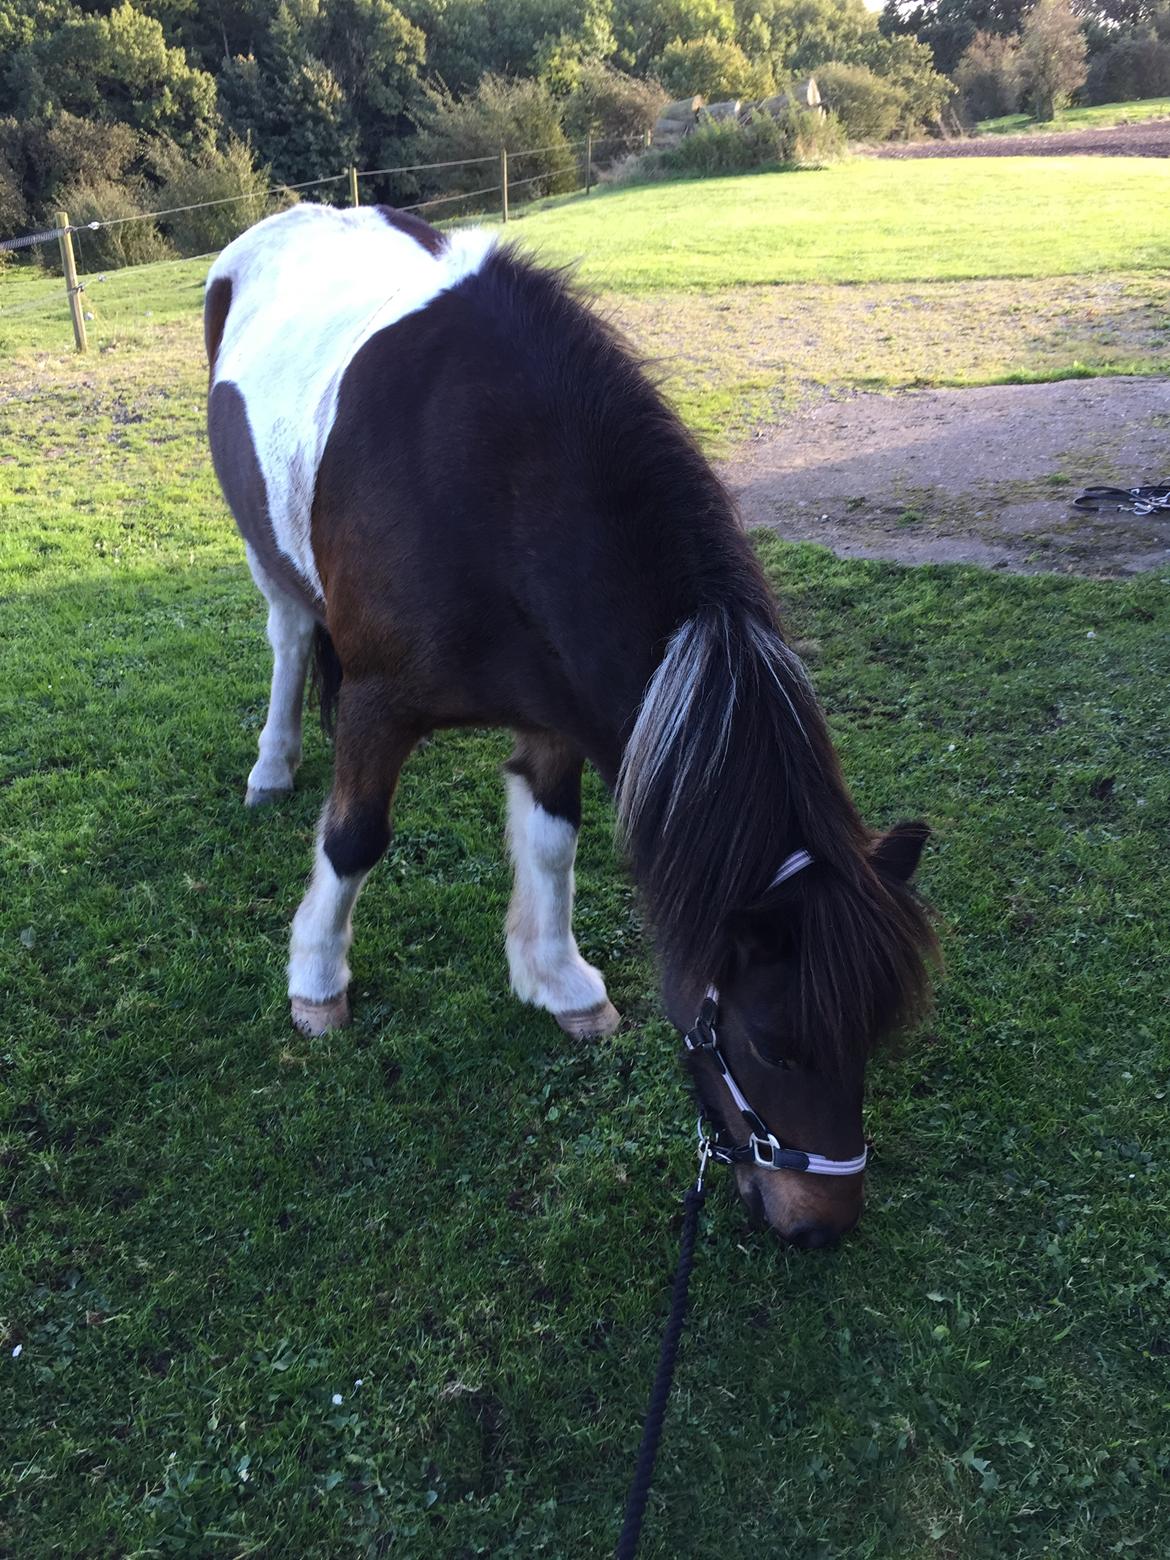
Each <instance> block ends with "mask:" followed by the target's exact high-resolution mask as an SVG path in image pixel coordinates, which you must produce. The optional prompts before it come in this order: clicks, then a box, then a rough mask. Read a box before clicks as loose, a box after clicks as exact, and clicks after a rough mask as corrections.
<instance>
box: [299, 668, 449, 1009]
mask: <svg viewBox="0 0 1170 1560" xmlns="http://www.w3.org/2000/svg"><path fill="white" fill-rule="evenodd" d="M387 704H388V699H387V697H386V692H385V688H384V687H383V685H382V684H381V683H366V682H351V681H350V680H348V679H347V680H346V681H345V682H343V683H342V685H341V694H340V699H339V704H338V715H337V757H336V763H335V768H334V775H333V789H332V791H331V792H330V794H329V800H328V801H327V802H326V803H325V810H324V812H323V813H322V814H321V822H320V825H319V827H318V830H317V844H316V853H315V857H314V864H313V876H312V880H311V882H310V884H309V890H308V893H306V895H305V897H304V899H303V900H302V901H301V904H300V908H299V909H298V910H297V913H296V915H295V916H294V917H293V924H292V938H291V942H290V947H289V961H288V994H289V1001H290V1003H291V1006H292V1019H293V1023H294V1024H295V1025H296V1027H297V1028H298V1029H300V1030H302V1031H303V1032H304V1033H305V1034H311V1035H321V1034H324V1033H325V1032H326V1031H327V1030H330V1029H339V1028H341V1027H342V1026H343V1025H345V1024H347V1023H348V1022H349V998H348V996H347V988H348V986H349V965H348V963H347V962H346V955H347V954H348V952H349V946H350V943H351V942H352V941H353V927H352V924H351V917H352V914H353V907H354V904H355V903H356V901H357V897H358V893H359V891H360V889H361V886H362V883H363V882H364V881H365V878H366V876H367V874H368V873H369V871H370V869H371V868H372V867H373V866H374V864H375V863H376V862H377V861H378V859H379V858H380V857H381V855H382V854H383V852H384V851H385V849H386V847H387V845H388V844H389V843H390V803H391V800H392V798H393V795H394V788H395V786H396V785H397V784H398V775H399V772H400V770H401V768H402V765H403V764H404V763H405V762H406V759H407V757H408V756H409V754H410V750H411V748H412V747H413V746H414V744H415V742H416V740H417V738H418V736H419V733H418V732H417V731H414V730H410V731H408V730H407V729H406V728H405V727H404V726H401V725H399V724H398V723H396V722H395V720H394V717H393V716H392V715H388V714H387V713H386V710H387Z"/></svg>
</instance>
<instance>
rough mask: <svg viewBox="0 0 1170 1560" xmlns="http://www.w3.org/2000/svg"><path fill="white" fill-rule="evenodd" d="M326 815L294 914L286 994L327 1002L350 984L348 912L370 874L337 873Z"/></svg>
mask: <svg viewBox="0 0 1170 1560" xmlns="http://www.w3.org/2000/svg"><path fill="white" fill-rule="evenodd" d="M324 834H325V818H324V817H322V819H321V824H320V827H319V828H318V830H317V847H316V852H315V855H314V860H313V877H312V881H311V882H310V883H309V891H308V893H307V894H306V895H305V897H304V898H303V899H302V900H301V903H300V908H299V909H298V910H297V913H296V915H295V916H293V924H292V938H291V942H290V947H289V959H288V994H289V996H290V997H291V998H292V999H293V1002H294V1004H295V1002H296V1000H297V999H298V998H300V999H302V1000H303V1001H306V1002H310V1003H320V1002H329V1001H330V999H331V998H333V997H337V996H340V995H343V994H344V992H345V989H346V987H347V986H348V985H349V965H348V964H347V963H346V958H345V956H346V954H347V953H348V952H349V945H350V943H351V942H352V941H353V926H352V924H351V922H350V917H351V915H352V913H353V907H354V904H355V902H356V900H357V896H358V891H359V890H360V888H361V886H362V883H363V882H364V881H365V879H366V876H367V874H366V873H364V872H355V873H354V874H353V875H352V876H351V877H338V875H337V873H336V872H335V871H334V870H333V863H332V862H331V861H330V860H329V857H328V856H327V855H326V854H325V845H324Z"/></svg>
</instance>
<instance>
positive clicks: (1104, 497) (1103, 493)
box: [1072, 482, 1170, 515]
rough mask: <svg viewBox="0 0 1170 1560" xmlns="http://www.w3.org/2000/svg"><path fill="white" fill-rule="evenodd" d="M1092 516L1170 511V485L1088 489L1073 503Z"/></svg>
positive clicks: (1149, 513)
mask: <svg viewBox="0 0 1170 1560" xmlns="http://www.w3.org/2000/svg"><path fill="white" fill-rule="evenodd" d="M1072 506H1073V508H1074V509H1084V510H1088V511H1089V513H1090V514H1133V515H1152V514H1155V513H1157V512H1159V511H1162V510H1167V509H1170V483H1165V482H1163V483H1159V484H1157V486H1154V487H1134V488H1120V487H1088V488H1086V489H1085V490H1084V492H1083V493H1082V494H1081V496H1080V497H1079V498H1074V499H1073V501H1072Z"/></svg>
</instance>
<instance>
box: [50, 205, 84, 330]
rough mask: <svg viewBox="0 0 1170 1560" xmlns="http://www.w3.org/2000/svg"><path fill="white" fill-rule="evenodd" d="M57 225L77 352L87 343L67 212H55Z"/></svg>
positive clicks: (62, 267)
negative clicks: (59, 231)
mask: <svg viewBox="0 0 1170 1560" xmlns="http://www.w3.org/2000/svg"><path fill="white" fill-rule="evenodd" d="M57 226H58V227H59V228H60V229H61V236H60V239H59V242H60V245H61V269H62V270H63V271H64V273H65V291H66V293H67V294H68V297H69V313H70V314H71V315H72V316H73V340H74V342H75V343H76V345H77V350H78V352H84V351H85V350H86V348H87V347H88V345H89V342H88V341H87V340H86V336H85V315H84V313H83V312H82V308H81V287H80V285H79V283H78V280H77V264H76V262H75V260H74V258H73V234H72V233H71V232H70V231H69V213H68V212H66V211H59V212H58V213H57Z"/></svg>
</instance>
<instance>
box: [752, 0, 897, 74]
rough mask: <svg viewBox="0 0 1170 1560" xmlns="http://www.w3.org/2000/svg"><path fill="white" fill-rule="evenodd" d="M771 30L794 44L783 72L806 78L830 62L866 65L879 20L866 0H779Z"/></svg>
mask: <svg viewBox="0 0 1170 1560" xmlns="http://www.w3.org/2000/svg"><path fill="white" fill-rule="evenodd" d="M772 26H773V28H774V29H777V30H778V31H779V32H780V34H781V35H782V36H784V37H787V38H790V39H791V40H792V42H791V43H790V45H789V46H788V47H787V49H786V51H785V54H784V59H783V69H784V70H785V71H787V72H790V73H794V74H797V75H806V74H807V73H808V72H810V71H815V70H816V69H817V67H818V66H819V65H827V64H828V62H829V61H830V60H837V61H840V62H841V63H843V64H846V65H854V64H863V63H864V60H863V58H862V56H863V54H864V52H865V49H866V46H867V45H868V44H869V43H870V42H871V41H872V40H873V39H874V38H875V36H876V34H877V17H876V16H875V15H874V14H873V12H872V11H867V10H866V8H865V0H776V4H775V6H774V9H773V11H772ZM779 73H780V71H779V67H777V74H779Z"/></svg>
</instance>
